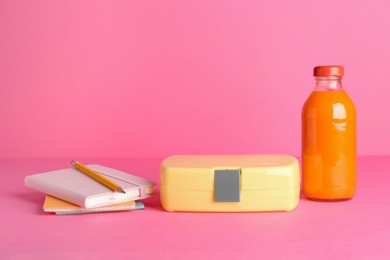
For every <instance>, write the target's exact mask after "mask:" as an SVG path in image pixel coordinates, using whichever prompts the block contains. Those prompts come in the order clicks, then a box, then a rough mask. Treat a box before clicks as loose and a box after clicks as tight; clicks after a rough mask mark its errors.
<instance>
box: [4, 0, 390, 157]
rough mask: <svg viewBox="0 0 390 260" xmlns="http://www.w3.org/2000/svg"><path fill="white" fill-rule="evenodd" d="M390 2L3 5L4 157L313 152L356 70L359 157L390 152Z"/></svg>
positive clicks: (352, 86)
mask: <svg viewBox="0 0 390 260" xmlns="http://www.w3.org/2000/svg"><path fill="white" fill-rule="evenodd" d="M389 8H390V3H389V1H387V0H381V1H379V0H378V1H352V0H349V1H336V0H332V1H312V0H303V1H258V0H256V1H210V0H206V1H178V0H177V1H78V0H77V1H47V0H42V1H10V0H9V1H8V0H2V1H0V122H1V124H0V131H1V132H0V133H1V134H0V157H3V158H14V157H33V158H39V157H72V156H74V157H145V156H148V157H149V156H155V157H163V156H167V155H170V154H179V153H274V152H275V153H276V152H277V153H290V154H295V155H299V154H300V112H301V108H302V105H303V102H304V101H305V99H306V98H307V96H308V95H309V93H310V91H311V90H312V87H313V82H314V80H313V77H312V67H313V66H315V65H321V64H322V65H323V64H341V65H344V67H345V71H346V76H345V78H344V86H345V89H346V90H347V91H348V93H349V94H350V96H351V98H352V99H353V100H354V102H355V104H356V106H357V111H358V153H359V154H360V155H372V154H375V155H384V154H390V138H389V133H390V117H389V116H388V112H389V111H390V102H389V94H390V77H389V75H390V74H389V67H390V47H389V46H390V34H389V24H390V16H389V15H388V11H389Z"/></svg>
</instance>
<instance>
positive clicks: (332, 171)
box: [302, 66, 356, 201]
mask: <svg viewBox="0 0 390 260" xmlns="http://www.w3.org/2000/svg"><path fill="white" fill-rule="evenodd" d="M343 75H344V68H343V67H342V66H318V67H315V68H314V77H315V79H316V85H315V88H314V91H313V92H312V93H311V95H310V96H309V98H308V99H307V100H306V102H305V104H304V106H303V109H302V187H303V192H304V194H305V196H306V197H307V198H308V199H312V200H325V201H326V200H330V201H332V200H335V201H337V200H347V199H351V198H352V197H353V196H354V194H355V192H356V112H355V106H354V104H353V102H352V101H351V99H350V98H349V96H348V95H347V93H346V92H345V91H344V90H343V87H342V76H343Z"/></svg>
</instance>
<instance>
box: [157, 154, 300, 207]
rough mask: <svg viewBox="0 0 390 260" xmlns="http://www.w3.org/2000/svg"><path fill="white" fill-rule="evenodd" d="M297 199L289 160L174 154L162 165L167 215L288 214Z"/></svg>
mask: <svg viewBox="0 0 390 260" xmlns="http://www.w3.org/2000/svg"><path fill="white" fill-rule="evenodd" d="M299 194H300V171H299V163H298V160H297V159H296V158H295V157H293V156H290V155H284V154H259V155H177V156H171V157H168V158H166V159H165V160H163V162H162V163H161V172H160V197H161V204H162V206H163V208H164V209H165V210H166V211H201V212H241V211H242V212H250V211H252V212H253V211H290V210H293V209H294V208H295V207H296V206H297V205H298V201H299Z"/></svg>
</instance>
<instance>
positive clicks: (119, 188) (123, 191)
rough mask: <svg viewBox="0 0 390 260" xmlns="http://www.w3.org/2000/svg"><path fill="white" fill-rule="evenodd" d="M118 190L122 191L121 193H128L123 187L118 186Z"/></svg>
mask: <svg viewBox="0 0 390 260" xmlns="http://www.w3.org/2000/svg"><path fill="white" fill-rule="evenodd" d="M116 191H117V192H120V193H124V194H126V191H125V190H124V189H122V187H118V188H116Z"/></svg>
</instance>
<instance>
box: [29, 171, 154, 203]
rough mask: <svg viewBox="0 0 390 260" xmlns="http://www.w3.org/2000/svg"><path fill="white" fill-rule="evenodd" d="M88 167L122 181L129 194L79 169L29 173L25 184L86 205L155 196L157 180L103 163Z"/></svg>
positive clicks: (119, 181) (109, 177)
mask: <svg viewBox="0 0 390 260" xmlns="http://www.w3.org/2000/svg"><path fill="white" fill-rule="evenodd" d="M87 167H89V168H90V169H92V170H94V171H96V172H98V173H100V174H102V175H104V176H105V177H107V178H108V179H110V180H112V181H114V182H116V183H117V184H119V185H120V186H121V187H122V188H123V189H124V190H125V191H126V194H124V193H119V192H113V191H112V190H110V189H109V188H107V187H106V186H104V185H102V184H100V183H99V182H97V181H95V180H93V179H92V178H90V177H88V176H87V175H85V174H84V173H82V172H80V171H79V170H77V169H75V168H69V169H63V170H57V171H51V172H44V173H38V174H33V175H29V176H27V177H26V178H25V179H24V184H25V185H26V186H28V187H30V188H33V189H35V190H37V191H40V192H43V193H46V194H49V195H51V196H54V197H57V198H60V199H62V200H65V201H68V202H71V203H73V204H76V205H79V206H82V207H85V208H93V207H102V206H107V205H112V204H117V203H121V202H126V201H132V200H139V199H144V198H147V197H150V196H151V195H153V188H154V185H155V183H154V182H152V181H149V180H146V179H144V178H141V177H138V176H135V175H132V174H129V173H125V172H122V171H119V170H115V169H112V168H108V167H104V166H101V165H96V164H95V165H87Z"/></svg>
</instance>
